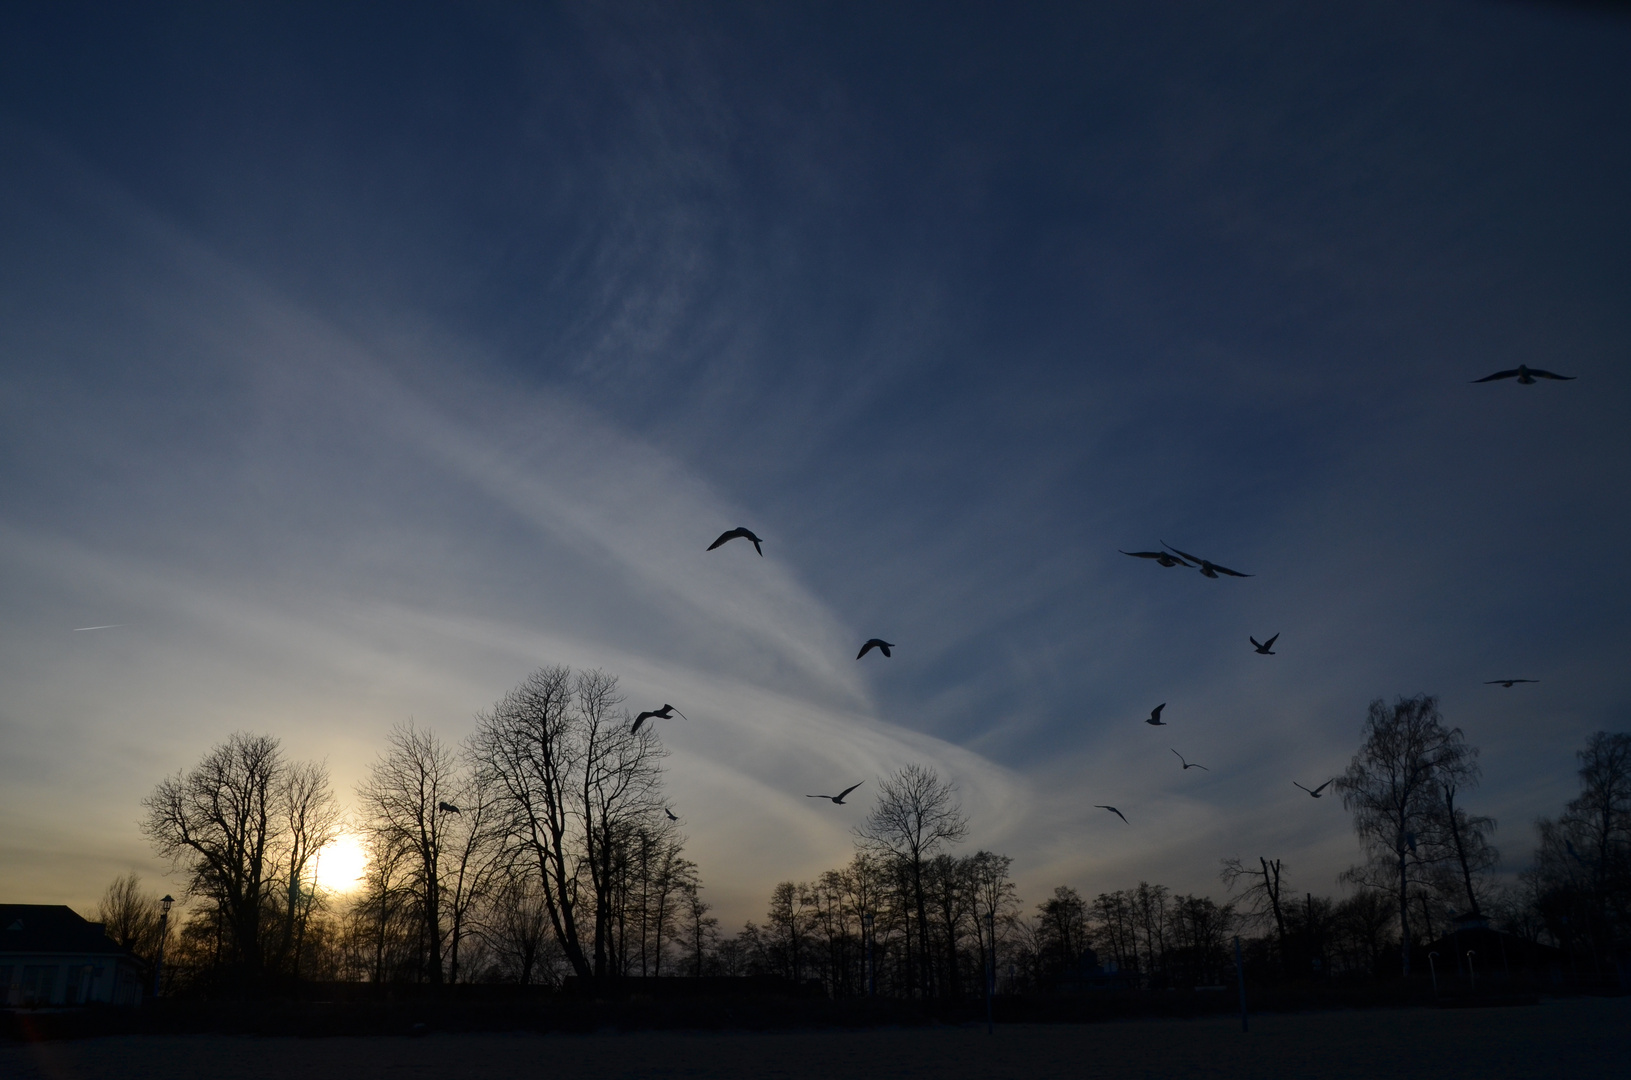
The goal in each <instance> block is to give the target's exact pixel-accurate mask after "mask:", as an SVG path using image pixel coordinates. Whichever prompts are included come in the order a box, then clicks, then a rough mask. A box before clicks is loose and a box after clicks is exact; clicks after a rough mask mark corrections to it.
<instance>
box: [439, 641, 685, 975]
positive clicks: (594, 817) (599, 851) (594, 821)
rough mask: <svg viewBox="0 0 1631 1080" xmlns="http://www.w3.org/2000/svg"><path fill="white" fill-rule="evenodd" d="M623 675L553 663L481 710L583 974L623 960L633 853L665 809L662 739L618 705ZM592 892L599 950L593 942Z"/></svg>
mask: <svg viewBox="0 0 1631 1080" xmlns="http://www.w3.org/2000/svg"><path fill="white" fill-rule="evenodd" d="M619 704H620V699H619V698H618V695H617V680H616V679H615V678H613V677H611V676H609V675H606V674H604V673H603V672H598V671H591V672H584V673H581V674H578V675H574V674H573V673H572V671H571V670H570V669H569V668H565V667H554V668H541V669H539V670H538V671H535V672H533V673H532V674H531V675H529V676H528V677H527V678H526V679H525V680H524V681H523V682H522V683H521V685H520V686H518V687H516V688H515V689H514V690H512V691H510V692H509V693H508V694H506V695H505V696H504V697H503V699H501V700H500V701H499V702H498V703H497V704H496V705H494V706H493V708H492V710H491V711H489V712H487V713H484V714H482V715H481V716H479V717H478V718H477V722H478V726H477V731H476V735H475V737H474V739H473V740H472V743H471V746H472V752H473V753H474V754H475V756H476V758H477V759H478V760H479V762H480V768H481V769H482V770H483V772H484V773H485V774H486V776H487V777H489V778H491V781H492V784H493V790H494V791H495V793H496V794H497V798H498V801H499V805H500V808H501V810H502V812H503V814H504V816H505V819H506V824H507V827H508V831H509V835H510V837H511V840H512V842H513V843H514V844H516V845H517V846H518V847H519V848H520V849H521V851H522V852H523V853H525V855H526V857H527V859H528V862H529V864H530V866H531V867H532V868H533V869H534V870H535V871H536V875H537V876H536V880H537V881H538V883H539V884H540V886H541V888H542V890H543V897H544V904H545V907H546V909H547V910H548V912H549V919H550V925H551V926H552V928H553V929H554V931H555V935H556V938H557V940H558V941H559V943H560V946H561V951H562V952H563V953H565V955H566V959H567V962H568V963H569V964H571V966H572V970H573V971H574V972H575V973H576V974H577V975H578V976H579V977H581V978H584V979H589V978H600V977H604V976H606V975H608V974H609V973H610V971H611V967H610V962H611V959H612V955H611V947H612V945H613V933H612V932H613V930H614V929H615V918H616V913H617V911H618V891H619V889H620V888H621V887H622V885H623V880H624V879H623V878H622V877H621V876H620V874H619V873H618V870H619V867H618V861H619V859H620V858H621V853H625V852H626V851H627V843H628V841H629V839H630V837H631V836H632V835H633V834H634V831H635V830H636V829H637V828H638V827H641V826H650V827H654V826H655V822H656V821H657V816H658V814H659V813H660V811H661V806H662V804H661V801H660V799H659V794H660V792H659V784H660V781H661V768H660V761H661V758H662V756H663V750H662V747H661V745H660V744H659V743H658V742H657V737H656V735H655V733H654V731H653V729H652V728H651V727H646V728H644V729H643V730H642V731H640V732H635V731H633V730H632V725H631V724H630V722H629V719H628V715H627V713H626V712H621V713H619V712H615V711H614V710H616V707H617V705H619ZM585 891H587V892H588V896H587V900H588V902H589V904H590V910H589V912H588V917H589V919H590V920H592V921H591V922H590V926H591V927H592V930H591V934H592V937H593V940H592V948H593V951H594V952H593V959H592V960H591V958H590V956H589V954H588V952H587V951H586V949H585V943H584V935H583V929H584V927H583V922H584V912H583V911H582V903H583V901H584V899H585V897H584V896H583V893H584V892H585Z"/></svg>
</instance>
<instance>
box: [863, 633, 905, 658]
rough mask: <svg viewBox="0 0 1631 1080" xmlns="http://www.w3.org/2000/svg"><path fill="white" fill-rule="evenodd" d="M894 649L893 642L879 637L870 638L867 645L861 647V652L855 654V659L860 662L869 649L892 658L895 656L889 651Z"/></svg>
mask: <svg viewBox="0 0 1631 1080" xmlns="http://www.w3.org/2000/svg"><path fill="white" fill-rule="evenodd" d="M894 647H895V643H894V642H892V641H885V640H884V639H883V638H877V637H875V638H868V639H867V642H866V644H865V645H862V646H861V651H860V652H858V653H856V654H855V659H857V660H859V659H860V658H861V657H863V656H865V655H866V654H867V650H868V649H877V650H878V651H879V652H881V653H883V654H884V655H885V656H892V655H893V654H892V653H891V652H890V651H889V650H890V649H893V648H894Z"/></svg>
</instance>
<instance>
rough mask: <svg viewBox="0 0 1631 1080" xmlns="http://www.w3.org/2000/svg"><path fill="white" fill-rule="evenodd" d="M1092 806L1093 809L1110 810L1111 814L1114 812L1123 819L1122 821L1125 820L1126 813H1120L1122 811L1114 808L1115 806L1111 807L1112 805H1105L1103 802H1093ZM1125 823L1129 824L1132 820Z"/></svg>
mask: <svg viewBox="0 0 1631 1080" xmlns="http://www.w3.org/2000/svg"><path fill="white" fill-rule="evenodd" d="M1093 808H1094V809H1095V810H1108V811H1110V812H1111V813H1112V814H1114V815H1116V816H1117V817H1118V818H1120V819H1121V820H1123V821H1127V815H1126V814H1123V813H1122V812H1121V811H1120V810H1117V809H1116V808H1115V807H1113V806H1105V805H1104V804H1102V803H1095V804H1094V806H1093ZM1127 824H1129V825H1131V824H1132V822H1130V821H1127Z"/></svg>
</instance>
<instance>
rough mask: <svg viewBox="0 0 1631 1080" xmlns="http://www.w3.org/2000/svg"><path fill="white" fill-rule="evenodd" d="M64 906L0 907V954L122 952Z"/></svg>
mask: <svg viewBox="0 0 1631 1080" xmlns="http://www.w3.org/2000/svg"><path fill="white" fill-rule="evenodd" d="M124 951H125V950H123V949H121V948H120V947H119V946H118V945H117V944H115V943H114V942H113V941H112V940H110V939H109V938H108V936H107V935H106V934H105V933H103V932H102V924H101V923H93V922H87V921H85V920H84V919H82V918H80V917H79V916H78V915H77V914H75V912H74V909H73V908H70V907H68V906H66V905H64V904H0V953H18V952H23V953H107V954H110V955H119V954H122V953H124Z"/></svg>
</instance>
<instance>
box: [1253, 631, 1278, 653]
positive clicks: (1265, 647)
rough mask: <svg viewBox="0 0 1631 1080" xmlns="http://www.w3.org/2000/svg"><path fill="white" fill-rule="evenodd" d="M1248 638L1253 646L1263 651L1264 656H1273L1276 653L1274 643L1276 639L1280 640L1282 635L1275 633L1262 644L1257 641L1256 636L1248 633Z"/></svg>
mask: <svg viewBox="0 0 1631 1080" xmlns="http://www.w3.org/2000/svg"><path fill="white" fill-rule="evenodd" d="M1246 640H1247V641H1249V642H1251V643H1252V647H1253V648H1255V649H1256V650H1257V651H1258V652H1260V653H1262V654H1263V655H1264V656H1273V655H1274V643H1275V642H1276V641H1279V640H1280V635H1279V634H1275V635H1274V636H1273V637H1271V638H1269V639H1268V640H1267V641H1265V642H1263V643H1262V644H1261V645H1259V644H1258V643H1257V639H1256V638H1254V637H1252V636H1250V635H1247V637H1246Z"/></svg>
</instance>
